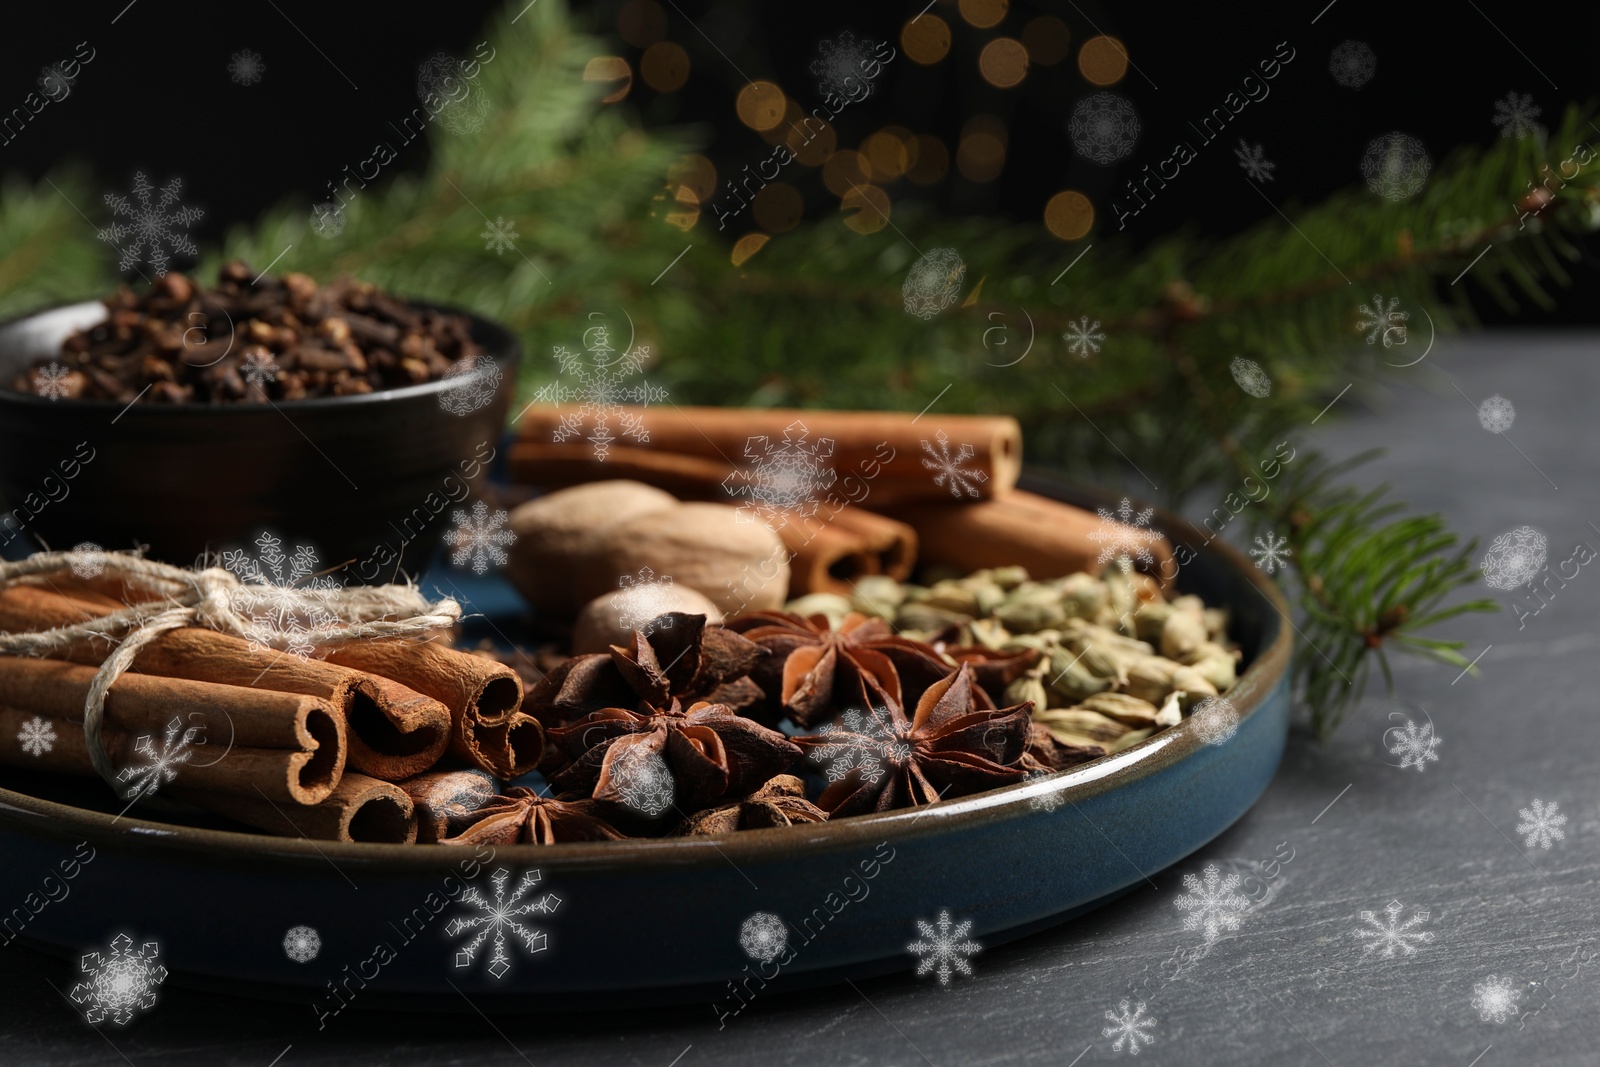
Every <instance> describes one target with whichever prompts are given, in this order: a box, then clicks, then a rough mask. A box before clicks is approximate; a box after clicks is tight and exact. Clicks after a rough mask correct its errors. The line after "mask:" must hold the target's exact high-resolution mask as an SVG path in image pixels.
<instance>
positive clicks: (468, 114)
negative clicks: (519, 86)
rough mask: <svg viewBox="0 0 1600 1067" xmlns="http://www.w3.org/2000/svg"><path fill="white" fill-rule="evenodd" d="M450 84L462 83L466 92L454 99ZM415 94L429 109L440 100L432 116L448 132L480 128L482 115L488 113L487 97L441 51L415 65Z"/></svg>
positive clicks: (472, 131)
mask: <svg viewBox="0 0 1600 1067" xmlns="http://www.w3.org/2000/svg"><path fill="white" fill-rule="evenodd" d="M452 84H454V85H461V86H465V87H466V90H467V91H466V94H465V95H464V96H460V97H459V99H454V98H453V97H455V96H456V94H454V93H452V92H451V91H450V90H451V87H452ZM417 96H418V98H419V99H421V101H422V103H423V104H424V106H426V107H428V108H429V109H430V110H432V108H433V106H434V104H435V102H438V103H439V109H438V110H437V111H434V112H433V117H434V118H435V119H437V120H438V121H439V125H441V126H443V127H444V128H445V129H447V130H449V131H450V132H451V133H476V132H478V131H479V130H481V129H483V120H484V117H485V116H486V115H488V114H489V98H488V96H486V95H485V94H484V92H483V90H482V89H479V88H478V87H477V86H475V85H473V84H472V80H471V79H470V78H467V77H464V76H463V75H462V73H461V64H460V62H458V61H457V60H455V59H452V58H451V57H450V56H449V55H447V54H445V53H444V52H439V53H438V54H436V55H435V56H433V58H431V59H428V60H425V61H424V62H423V63H422V64H421V65H420V66H418V67H417Z"/></svg>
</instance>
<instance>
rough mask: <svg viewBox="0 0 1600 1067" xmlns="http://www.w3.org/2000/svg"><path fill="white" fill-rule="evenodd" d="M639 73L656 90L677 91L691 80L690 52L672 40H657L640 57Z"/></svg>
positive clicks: (660, 91)
mask: <svg viewBox="0 0 1600 1067" xmlns="http://www.w3.org/2000/svg"><path fill="white" fill-rule="evenodd" d="M639 73H640V75H641V76H643V78H644V83H645V84H646V85H648V86H650V88H652V89H654V90H655V91H656V92H658V93H672V92H677V91H678V90H679V89H682V88H683V83H684V82H686V81H688V80H689V53H688V52H685V51H684V50H683V48H682V46H680V45H678V44H676V43H674V42H672V41H657V42H656V43H655V44H653V45H651V46H650V47H649V48H646V49H645V50H644V55H643V56H641V57H640V58H639Z"/></svg>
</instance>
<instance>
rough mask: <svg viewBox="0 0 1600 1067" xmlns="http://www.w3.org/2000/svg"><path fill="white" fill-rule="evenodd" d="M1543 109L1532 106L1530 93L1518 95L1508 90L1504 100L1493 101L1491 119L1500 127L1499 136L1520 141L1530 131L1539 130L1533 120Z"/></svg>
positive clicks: (1535, 131) (1536, 131)
mask: <svg viewBox="0 0 1600 1067" xmlns="http://www.w3.org/2000/svg"><path fill="white" fill-rule="evenodd" d="M1543 110H1544V109H1543V108H1539V107H1535V106H1534V103H1533V94H1532V93H1523V94H1522V95H1521V96H1518V95H1517V94H1516V93H1514V92H1510V93H1507V94H1506V98H1505V99H1504V100H1496V101H1495V102H1494V118H1493V120H1492V121H1493V122H1494V124H1495V125H1496V126H1498V127H1500V136H1501V137H1515V138H1516V139H1517V140H1519V141H1520V140H1522V139H1523V138H1525V137H1527V136H1528V135H1529V134H1531V133H1538V132H1539V124H1538V123H1536V122H1534V121H1533V120H1534V119H1536V118H1538V117H1539V115H1540V114H1541V113H1542V112H1543Z"/></svg>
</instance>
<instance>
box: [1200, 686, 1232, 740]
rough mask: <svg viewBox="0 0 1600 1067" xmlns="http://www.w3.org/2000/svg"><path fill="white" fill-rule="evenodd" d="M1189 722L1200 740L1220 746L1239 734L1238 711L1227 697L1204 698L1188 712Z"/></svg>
mask: <svg viewBox="0 0 1600 1067" xmlns="http://www.w3.org/2000/svg"><path fill="white" fill-rule="evenodd" d="M1189 721H1190V722H1192V723H1193V724H1194V727H1193V729H1194V732H1195V733H1196V734H1198V735H1199V737H1200V740H1202V741H1204V742H1205V743H1206V744H1208V745H1220V744H1224V743H1226V742H1228V741H1231V740H1233V735H1234V734H1236V733H1238V732H1239V709H1238V708H1235V707H1234V706H1233V701H1231V700H1229V699H1228V698H1227V697H1206V698H1205V699H1204V700H1202V701H1200V703H1198V704H1196V705H1195V706H1194V708H1193V709H1192V710H1191V711H1190V712H1189Z"/></svg>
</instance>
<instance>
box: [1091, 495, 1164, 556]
mask: <svg viewBox="0 0 1600 1067" xmlns="http://www.w3.org/2000/svg"><path fill="white" fill-rule="evenodd" d="M1095 510H1096V512H1098V513H1099V515H1100V526H1099V527H1098V528H1097V529H1095V530H1092V531H1090V533H1089V540H1091V541H1093V542H1094V543H1095V544H1097V545H1099V546H1100V554H1099V555H1098V556H1096V557H1095V560H1094V561H1095V564H1096V565H1097V566H1100V567H1104V566H1105V565H1106V564H1108V563H1110V562H1112V561H1113V560H1115V561H1116V564H1117V567H1118V569H1120V570H1121V571H1122V573H1123V574H1128V573H1131V572H1132V570H1133V561H1134V560H1138V561H1139V562H1140V563H1143V564H1145V565H1147V566H1154V565H1155V562H1156V558H1155V557H1154V556H1152V555H1151V554H1150V548H1149V546H1150V545H1153V544H1158V543H1159V542H1160V541H1161V535H1160V534H1159V533H1157V532H1156V531H1155V530H1152V529H1150V517H1151V516H1152V515H1154V514H1155V513H1156V509H1155V508H1145V509H1144V510H1143V511H1141V512H1139V513H1138V514H1137V515H1136V514H1134V511H1133V502H1132V501H1130V500H1129V499H1128V498H1127V497H1123V498H1122V503H1120V504H1118V505H1117V510H1116V511H1107V510H1106V509H1105V508H1096V509H1095Z"/></svg>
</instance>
